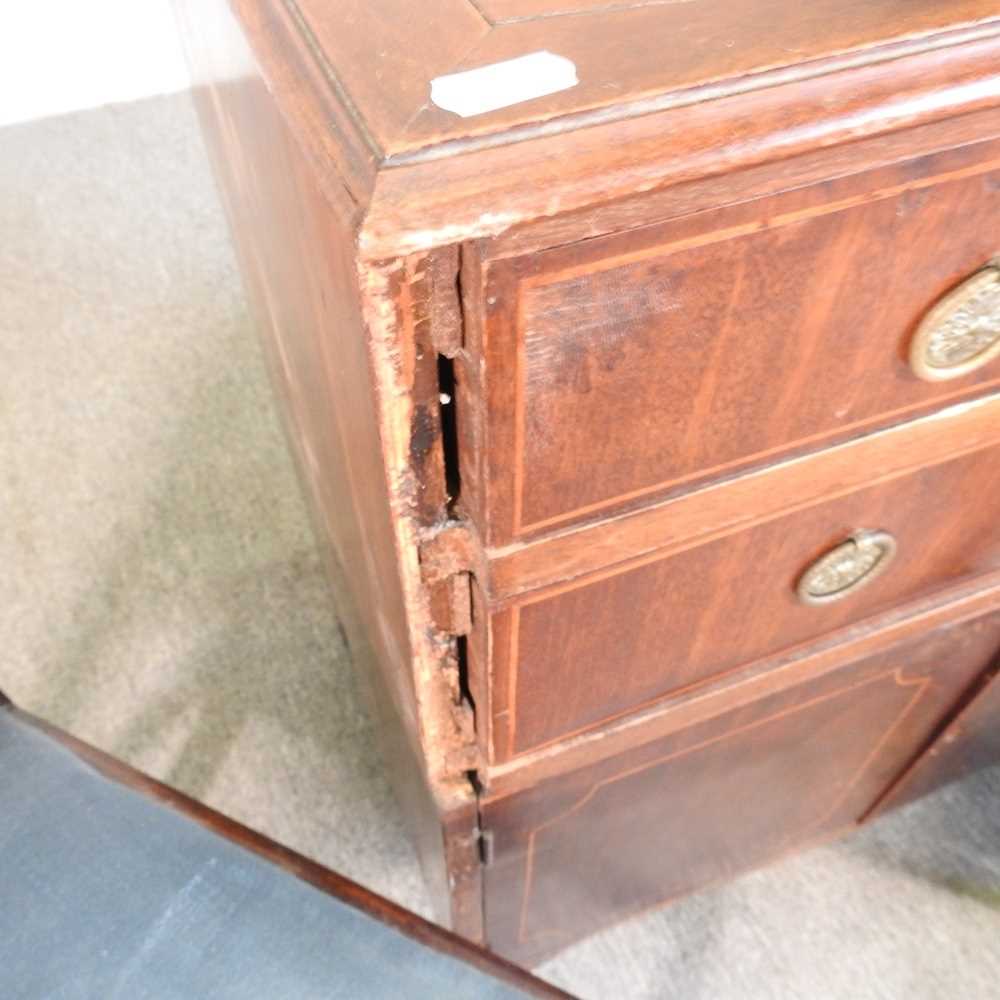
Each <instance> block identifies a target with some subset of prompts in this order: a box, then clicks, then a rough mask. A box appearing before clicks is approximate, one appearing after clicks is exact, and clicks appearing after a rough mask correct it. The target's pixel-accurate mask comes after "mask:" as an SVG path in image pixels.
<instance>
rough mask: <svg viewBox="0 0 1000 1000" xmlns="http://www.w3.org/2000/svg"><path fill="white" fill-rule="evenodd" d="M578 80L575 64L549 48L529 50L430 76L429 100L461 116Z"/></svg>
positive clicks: (517, 101) (531, 97)
mask: <svg viewBox="0 0 1000 1000" xmlns="http://www.w3.org/2000/svg"><path fill="white" fill-rule="evenodd" d="M579 82H580V81H579V80H578V79H577V78H576V65H575V64H574V63H573V61H572V60H571V59H567V58H566V57H565V56H557V55H555V54H554V53H552V52H544V51H543V52H531V53H529V54H528V55H526V56H518V57H517V58H516V59H505V60H504V61H503V62H497V63H490V65H488V66H477V67H476V68H475V69H467V70H465V71H463V72H461V73H449V74H448V75H447V76H439V77H436V78H435V79H433V80H431V100H432V101H433V102H434V103H435V104H436V105H437V106H438V107H439V108H444V110H445V111H453V112H454V113H455V114H456V115H461V116H462V117H463V118H471V117H472V116H473V115H483V114H486V112H487V111H496V110H498V109H499V108H509V107H510V106H511V105H512V104H520V103H521V102H522V101H532V100H534V99H535V98H536V97H545V96H546V95H547V94H557V93H559V91H560V90H569V88H570V87H575V86H576V85H577V84H578V83H579Z"/></svg>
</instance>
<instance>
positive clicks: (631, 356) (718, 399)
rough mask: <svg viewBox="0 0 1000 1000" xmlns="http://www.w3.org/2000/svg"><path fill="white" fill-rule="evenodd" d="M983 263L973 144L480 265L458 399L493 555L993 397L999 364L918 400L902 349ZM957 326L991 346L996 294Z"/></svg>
mask: <svg viewBox="0 0 1000 1000" xmlns="http://www.w3.org/2000/svg"><path fill="white" fill-rule="evenodd" d="M998 251H1000V146H997V145H996V144H993V143H990V144H981V145H979V146H975V147H965V148H963V149H959V150H953V151H949V152H947V153H938V154H934V155H932V156H926V157H923V158H921V159H917V160H913V161H910V162H907V163H905V164H902V165H896V166H893V167H889V168H882V169H879V170H877V171H872V172H869V173H867V174H864V175H860V176H853V177H848V178H842V179H838V180H835V181H830V182H827V183H823V184H817V185H813V186H810V187H806V188H802V189H799V190H794V191H790V192H787V193H784V194H781V195H778V196H774V197H769V198H765V199H760V200H757V201H753V202H749V203H745V204H740V205H736V206H731V207H728V208H723V209H716V210H711V211H705V212H699V213H696V214H693V215H689V216H686V217H683V218H680V219H676V220H674V221H672V222H669V223H664V224H658V225H655V226H647V227H644V228H642V229H638V230H633V231H630V232H627V233H623V234H619V235H616V236H611V237H602V238H599V239H594V240H589V241H584V242H582V243H576V244H573V245H571V246H567V247H563V248H558V249H553V250H549V251H545V252H543V253H538V254H533V255H527V256H523V257H513V258H508V259H500V260H492V261H489V262H487V263H485V264H484V265H483V268H484V271H483V276H482V277H483V288H484V291H485V305H484V309H485V315H486V320H485V323H484V326H483V331H482V343H481V344H475V343H473V344H472V345H471V348H472V351H473V353H476V352H477V351H479V350H481V352H482V360H483V361H484V362H485V364H484V365H483V366H482V367H481V368H480V367H478V366H472V367H470V371H474V372H475V373H476V374H475V375H474V380H475V381H478V379H479V377H480V375H479V372H483V373H484V381H483V383H482V387H481V388H476V386H475V385H473V386H472V389H471V393H470V394H471V396H472V397H473V398H472V399H471V400H470V402H471V404H472V405H473V406H476V405H477V404H478V405H479V406H481V407H483V410H482V412H481V413H480V414H479V416H478V417H477V423H478V424H479V425H480V426H485V427H486V429H487V435H486V440H487V441H488V447H487V449H486V455H485V468H483V470H482V474H481V482H482V487H484V489H482V492H483V493H484V499H485V503H486V505H487V506H488V510H486V511H482V510H481V511H480V519H481V520H482V521H484V522H486V523H485V524H482V525H481V527H482V528H483V530H484V533H485V534H486V535H487V537H488V541H489V543H490V544H492V545H502V544H504V543H505V542H507V541H510V540H512V539H517V538H518V537H525V536H530V535H533V534H537V533H540V532H547V531H550V530H553V529H558V528H562V527H564V526H566V525H568V524H571V523H575V522H579V521H582V520H588V519H591V518H597V517H601V516H604V515H606V514H608V513H611V512H615V511H618V510H621V509H623V508H627V507H630V506H634V505H636V504H642V503H645V502H648V501H650V500H652V499H654V498H657V499H658V498H661V497H663V496H666V495H670V494H673V493H677V492H683V491H684V490H686V489H689V488H691V486H692V485H693V484H695V483H700V482H703V481H706V480H709V479H715V478H722V477H725V476H727V475H730V474H732V473H733V472H735V471H737V470H738V469H741V468H744V467H747V466H751V465H757V464H766V463H769V462H771V461H774V460H775V459H776V458H778V457H783V456H786V455H789V454H793V453H798V452H801V451H807V450H814V449H816V448H820V447H825V446H827V445H828V444H830V443H832V442H833V441H836V440H841V439H845V438H849V437H854V436H857V435H858V434H862V433H867V432H868V431H870V430H874V429H876V428H877V427H881V426H886V425H889V424H892V423H896V422H899V421H901V420H905V419H909V418H910V417H913V416H917V415H918V414H920V413H921V412H926V411H928V410H930V409H933V408H936V407H937V406H938V405H940V404H942V403H943V402H944V401H954V400H956V399H961V398H962V397H964V396H969V395H974V394H977V393H979V392H982V391H984V390H985V389H986V388H988V387H993V386H996V385H997V384H998V383H1000V360H997V361H993V362H991V363H986V364H983V365H981V366H979V367H975V366H970V365H965V366H963V367H962V368H960V369H958V370H960V371H961V372H962V374H960V375H958V376H957V377H955V378H948V379H944V380H936V381H928V380H927V379H926V378H923V377H918V373H916V372H915V371H914V370H913V367H912V366H911V362H910V359H909V351H910V346H911V342H912V341H913V340H914V337H915V334H916V333H917V330H918V327H919V326H920V323H921V320H922V319H923V318H924V317H926V316H927V315H928V314H929V312H930V311H931V310H932V309H933V308H934V306H935V304H936V303H938V302H939V300H941V298H942V297H943V296H945V295H946V294H947V293H949V292H950V291H951V290H952V289H954V288H955V287H956V286H958V285H960V284H961V283H962V282H963V281H964V280H965V279H967V278H969V277H971V276H972V275H974V274H976V273H977V272H978V271H979V270H980V269H981V268H983V267H984V266H986V265H987V264H988V263H989V262H990V261H991V259H993V258H994V256H995V255H996V254H997V253H998ZM973 314H974V315H973ZM970 316H971V319H972V325H975V323H977V322H978V323H979V328H978V330H977V332H976V333H974V334H973V336H978V337H979V338H980V340H981V339H982V338H983V337H986V338H987V339H988V338H989V337H992V336H993V335H994V334H996V335H998V336H1000V297H998V296H995V295H993V296H991V295H989V294H987V295H986V296H980V297H979V299H978V300H977V302H976V303H974V305H973V308H972V310H971V312H970V311H969V310H967V313H966V315H965V316H960V317H959V323H958V324H956V327H957V328H962V329H967V328H968V324H966V325H965V326H964V327H963V322H964V320H965V319H969V318H970ZM959 353H961V347H960V350H959ZM969 368H972V370H968V369H969ZM924 374H925V375H926V374H927V373H926V372H925V373H924ZM468 471H469V470H464V471H463V478H464V477H465V475H466V473H467V472H468ZM473 474H475V471H473ZM477 478H479V477H477ZM482 487H481V488H482Z"/></svg>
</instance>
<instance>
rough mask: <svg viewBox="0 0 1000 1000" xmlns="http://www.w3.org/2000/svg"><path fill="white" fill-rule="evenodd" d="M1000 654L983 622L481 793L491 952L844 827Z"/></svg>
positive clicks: (660, 897)
mask: <svg viewBox="0 0 1000 1000" xmlns="http://www.w3.org/2000/svg"><path fill="white" fill-rule="evenodd" d="M998 647H1000V614H998V613H996V612H993V613H991V614H987V615H983V616H982V617H980V618H978V619H973V620H972V621H967V622H965V623H962V624H960V625H951V626H947V627H942V628H939V629H937V630H935V631H932V632H930V633H924V634H921V635H918V636H917V637H915V638H909V639H908V640H905V641H903V642H901V643H897V644H896V645H895V646H891V647H890V648H889V649H888V651H883V652H881V653H879V654H877V655H871V656H867V657H865V658H862V659H859V660H855V661H854V662H851V663H848V664H846V665H843V664H842V665H841V666H840V667H837V668H835V669H833V670H832V671H830V672H829V673H827V674H824V675H822V676H820V677H818V678H814V679H812V680H810V681H808V682H806V683H801V684H798V685H794V686H791V687H788V688H786V689H784V690H782V691H780V692H777V693H773V694H770V695H769V696H765V697H762V698H761V699H759V700H757V701H754V702H752V703H750V704H749V705H744V706H742V707H740V708H738V709H731V710H729V711H723V712H722V713H721V714H719V715H717V716H715V717H710V718H707V719H704V720H703V721H700V722H698V723H696V724H694V725H688V726H686V727H684V726H682V727H681V728H679V729H677V730H675V731H674V732H672V733H671V734H670V735H666V736H664V737H662V738H657V739H654V740H652V741H650V742H648V743H646V744H644V745H642V746H639V747H636V748H635V749H632V750H629V751H626V752H624V753H621V754H619V755H616V756H613V757H609V758H608V759H604V760H601V761H599V762H598V763H595V764H592V765H589V766H584V767H581V768H579V769H578V770H571V771H568V772H566V773H563V774H560V775H558V776H555V777H551V778H548V779H546V780H542V781H539V782H535V783H532V782H531V781H530V778H529V777H528V776H525V778H524V779H523V780H522V786H523V788H522V790H520V791H514V792H512V793H511V794H507V795H504V796H502V797H497V798H495V799H492V800H491V799H490V798H487V799H486V801H485V802H484V804H483V807H482V816H483V823H484V825H485V828H486V829H487V830H489V831H490V833H491V834H492V837H493V846H494V859H493V861H492V863H491V864H490V865H489V866H488V867H487V868H486V869H485V873H484V874H485V880H486V881H485V913H486V935H487V941H488V943H489V945H490V946H491V947H492V948H494V949H497V950H499V951H500V952H501V953H502V954H506V955H508V956H512V957H514V958H516V959H520V960H522V961H531V960H534V959H537V958H538V957H539V956H543V955H545V954H546V953H548V952H551V951H554V950H556V949H557V948H559V947H560V946H561V945H563V944H565V943H568V942H569V941H570V940H572V939H573V938H575V937H578V936H580V935H582V934H585V933H589V932H591V931H594V930H597V929H598V928H600V927H601V926H603V925H605V924H609V923H612V922H614V921H616V920H618V919H621V918H622V917H625V916H627V915H628V914H629V913H633V912H638V911H641V910H643V909H645V908H648V907H650V906H652V905H656V904H659V903H663V902H666V901H668V900H670V899H672V898H674V897H676V896H679V895H682V894H685V893H689V892H692V891H694V890H696V889H698V888H700V887H703V886H706V885H709V884H711V883H713V882H716V881H719V880H721V879H723V878H729V877H731V876H733V875H734V874H736V873H738V872H739V871H741V870H744V869H746V868H749V867H753V866H755V865H758V864H761V863H762V862H765V861H767V860H769V859H771V858H774V857H776V856H778V855H780V854H782V853H784V852H785V851H787V850H790V849H791V848H793V847H795V846H797V845H802V844H804V843H808V842H810V841H814V840H816V839H819V838H823V837H826V836H829V835H831V834H833V833H835V832H838V831H842V830H845V829H849V828H850V827H851V826H852V825H853V824H855V823H856V822H857V821H858V820H859V819H861V818H862V817H863V816H865V814H866V813H867V812H868V811H869V810H870V809H871V807H872V806H873V805H874V804H875V803H876V802H877V800H878V799H879V797H880V796H881V795H882V793H883V792H884V791H885V789H887V788H888V787H889V786H890V785H891V784H892V782H893V781H894V779H895V778H896V777H897V776H898V775H899V774H900V773H901V772H903V771H904V770H905V768H906V766H907V765H908V763H909V762H910V761H911V760H912V759H913V757H914V755H915V754H917V753H918V752H919V750H920V748H921V747H922V746H923V745H924V744H925V743H926V741H927V740H928V738H929V737H930V735H931V734H932V733H933V732H934V731H935V729H936V728H937V727H938V726H940V725H941V723H942V722H943V720H944V719H945V718H946V716H947V715H948V713H949V712H950V710H951V709H952V708H953V706H954V705H955V704H956V703H957V702H958V701H959V700H960V698H961V697H962V695H963V693H964V692H965V691H966V690H967V689H968V688H969V687H970V685H972V684H974V683H975V681H976V678H977V675H979V674H980V673H981V671H983V670H984V669H985V668H986V667H987V665H988V664H989V662H990V661H991V660H992V658H993V657H994V655H995V653H996V651H997V649H998Z"/></svg>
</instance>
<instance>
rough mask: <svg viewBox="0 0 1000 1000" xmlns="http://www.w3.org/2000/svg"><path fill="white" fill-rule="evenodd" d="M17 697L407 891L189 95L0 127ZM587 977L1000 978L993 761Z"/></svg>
mask: <svg viewBox="0 0 1000 1000" xmlns="http://www.w3.org/2000/svg"><path fill="white" fill-rule="evenodd" d="M0 237H2V238H0V500H2V520H0V567H2V572H0V639H2V644H3V646H2V656H0V688H4V689H6V690H7V691H8V692H9V693H10V694H11V695H12V696H13V697H14V698H15V700H17V701H19V702H20V703H21V704H22V705H23V706H24V707H26V708H28V709H30V710H32V711H34V712H37V713H39V714H41V715H43V716H45V717H47V718H49V719H51V720H53V721H54V722H56V723H58V724H60V725H62V726H65V727H66V728H68V729H69V730H71V731H72V732H74V733H76V734H77V735H79V736H81V737H83V738H84V739H87V740H90V741H92V742H94V743H96V744H97V745H98V746H101V747H103V748H104V749H106V750H108V751H111V752H112V753H115V754H117V755H119V756H122V757H124V758H125V759H127V760H129V761H131V762H132V763H133V764H135V765H137V766H139V767H141V768H143V769H145V770H147V771H150V772H151V773H153V774H155V775H156V776H158V777H160V778H162V779H164V780H166V781H168V782H170V783H171V784H174V785H176V786H178V787H180V788H182V789H183V790H185V791H187V792H189V793H191V794H193V795H195V796H197V797H198V798H201V799H203V800H205V801H207V802H209V803H210V804H211V805H213V806H215V807H216V808H218V809H221V810H222V811H224V812H227V813H229V814H231V815H233V816H235V817H237V818H239V819H241V820H243V821H244V822H246V823H248V824H250V825H251V826H254V827H256V828H258V829H260V830H263V831H264V832H266V833H268V834H269V835H271V836H272V837H274V838H276V839H278V840H280V841H283V842H284V843H287V844H289V845H291V846H293V847H295V848H297V849H298V850H300V851H302V852H304V853H306V854H308V855H310V856H312V857H314V858H317V859H318V860H320V861H322V862H323V863H325V864H327V865H330V866H332V867H334V868H337V869H339V870H340V871H343V872H344V873H346V874H348V875H350V876H351V877H353V878H355V879H357V880H358V881H360V882H362V883H364V884H365V885H368V886H370V887H372V888H373V889H375V890H377V891H379V892H382V893H384V894H385V895H387V896H390V897H392V898H393V899H396V900H398V901H400V902H401V903H404V904H405V905H407V906H410V907H411V908H414V909H417V910H419V911H422V912H423V911H425V910H426V897H425V893H424V889H423V886H422V883H421V879H420V873H419V869H418V867H417V864H416V860H415V858H414V855H413V852H412V851H411V849H410V846H409V844H408V842H407V840H406V835H405V831H404V829H403V827H402V824H401V820H400V816H399V814H398V812H397V809H396V807H395V805H394V803H393V801H392V798H391V795H390V792H389V789H388V785H387V782H386V779H385V776H384V774H383V771H382V766H381V763H380V761H379V759H378V754H377V751H376V749H375V746H374V742H373V732H372V728H371V725H370V724H369V721H368V719H367V718H366V717H365V714H364V711H363V709H362V708H361V706H360V704H359V701H358V698H357V695H356V692H355V687H354V683H353V681H352V678H351V670H350V662H349V659H348V655H347V652H346V650H345V649H344V646H343V643H342V641H341V637H340V633H339V631H338V627H337V621H336V609H335V608H334V607H332V605H331V602H330V597H329V594H328V591H327V589H326V587H325V585H324V582H323V578H322V574H321V570H320V562H319V559H318V557H317V555H316V548H315V542H314V539H313V537H312V535H311V533H310V530H309V526H308V523H307V520H306V516H305V512H304V508H303V503H302V499H301V497H300V494H299V490H298V486H297V483H296V480H295V477H294V475H293V472H292V469H291V466H290V461H289V457H288V455H287V453H286V450H285V447H284V442H283V439H282V435H281V432H280V429H279V425H278V421H277V416H276V414H275V410H274V405H273V403H272V399H271V395H270V392H269V389H268V386H267V381H266V377H265V373H264V369H263V364H262V360H261V357H260V355H259V352H258V349H257V346H256V341H255V335H254V330H253V326H252V323H251V320H250V318H249V316H248V313H247V308H246V304H245V302H244V297H243V291H242V288H241V285H240V281H239V277H238V275H237V272H236V268H235V264H234V261H233V256H232V252H231V248H230V244H229V239H228V235H227V232H226V229H225V225H224V222H223V219H222V217H221V214H220V209H219V206H218V202H217V198H216V195H215V191H214V188H213V186H212V182H211V179H210V176H209V172H208V168H207V165H206V161H205V157H204V154H203V151H202V147H201V143H200V139H199V136H198V132H197V126H196V122H195V119H194V115H193V113H192V110H191V107H190V104H189V101H188V98H187V97H186V96H185V95H179V96H173V97H166V98H156V99H152V100H148V101H143V102H140V103H138V104H134V105H128V106H123V107H118V108H110V109H103V110H97V111H88V112H82V113H79V114H75V115H71V116H67V117H64V118H58V119H51V120H47V121H43V122H36V123H32V124H27V125H19V126H14V127H10V128H7V129H5V130H0ZM540 971H541V973H542V974H543V975H545V976H547V977H549V978H551V979H553V980H555V981H557V982H559V983H560V984H561V985H563V986H565V987H566V988H568V989H570V990H572V991H574V992H576V993H578V994H579V995H581V996H583V997H587V998H605V997H614V998H616V1000H629V998H640V997H642V998H652V997H675V996H676V997H683V998H685V1000H700V998H705V1000H709V998H710V1000H729V998H732V1000H737V998H739V1000H746V998H751V997H752V998H782V1000H783V998H809V1000H817V998H819V1000H825V998H830V1000H834V998H836V1000H840V998H843V1000H866V998H876V997H878V998H896V997H905V998H907V1000H931V998H934V1000H937V998H942V1000H944V998H947V1000H953V998H970V1000H971V998H988V997H989V998H993V997H1000V771H998V770H993V771H989V772H986V773H983V774H981V775H978V776H976V777H975V778H973V779H971V780H968V781H966V782H964V783H962V784H960V785H956V786H953V787H952V788H949V789H946V790H945V791H944V792H942V793H939V794H938V795H937V796H934V797H933V798H931V799H928V800H926V801H924V802H922V803H918V804H917V805H916V806H914V807H911V808H910V809H909V810H906V811H904V812H903V813H900V814H898V815H896V816H893V817H891V818H890V819H888V820H885V821H883V822H882V823H881V824H878V825H876V826H874V827H873V828H871V829H870V830H868V831H866V832H864V833H862V834H860V835H857V836H855V837H853V838H851V839H850V840H848V841H846V842H842V843H839V844H837V845H834V846H830V847H826V848H822V849H818V850H814V851H812V852H810V853H809V854H807V855H804V856H801V857H798V858H795V859H793V860H790V861H787V862H785V863H783V864H781V865H777V866H775V867H773V868H771V869H768V870H766V871H762V872H757V873H754V874H752V875H749V876H747V877H744V878H742V879H740V880H738V881H737V882H735V883H733V884H731V885H727V886H725V887H723V888H721V889H718V890H714V891H711V892H706V893H703V894H701V895H699V896H696V897H693V898H691V899H689V900H686V901H684V902H682V903H680V904H677V905H675V906H673V907H672V908H670V909H668V910H664V911H661V912H657V913H653V914H649V915H646V916H643V917H640V918H637V919H635V920H632V921H630V922H628V923H626V924H623V925H622V926H620V927H618V928H616V929H614V930H612V931H609V932H606V933H604V934H601V935H598V936H596V937H594V938H591V939H589V940H587V941H585V942H582V943H581V944H579V945H577V946H576V947H574V948H572V949H570V950H569V951H567V952H565V953H563V954H562V955H561V956H559V957H558V958H557V959H555V960H553V961H551V962H549V963H548V964H547V965H546V966H544V967H543V968H542V969H541V970H540Z"/></svg>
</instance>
